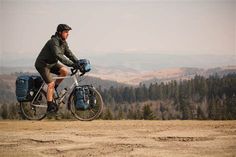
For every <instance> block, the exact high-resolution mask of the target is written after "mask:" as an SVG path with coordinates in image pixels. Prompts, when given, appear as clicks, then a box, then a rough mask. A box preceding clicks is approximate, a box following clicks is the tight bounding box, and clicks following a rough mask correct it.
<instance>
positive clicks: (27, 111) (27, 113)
mask: <svg viewBox="0 0 236 157" xmlns="http://www.w3.org/2000/svg"><path fill="white" fill-rule="evenodd" d="M40 95H41V96H42V98H40ZM40 99H41V100H40ZM36 101H38V103H39V105H38V106H40V107H39V108H44V109H42V110H40V111H41V112H42V114H40V115H39V116H35V115H34V116H33V115H32V114H33V113H32V112H33V111H34V114H35V113H36V107H35V106H34V105H32V101H30V102H20V111H21V115H22V117H23V118H26V119H28V120H42V119H44V118H45V117H46V116H47V97H46V92H45V91H43V90H41V91H40V92H39V94H38V96H37V97H36V99H35V102H36ZM42 103H45V105H44V104H42ZM31 111H32V112H31Z"/></svg>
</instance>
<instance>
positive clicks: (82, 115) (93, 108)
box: [69, 86, 103, 121]
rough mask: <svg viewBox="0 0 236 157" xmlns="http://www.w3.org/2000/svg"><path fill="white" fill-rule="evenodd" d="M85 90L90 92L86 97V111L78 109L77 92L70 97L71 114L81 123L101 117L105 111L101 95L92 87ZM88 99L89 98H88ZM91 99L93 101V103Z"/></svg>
mask: <svg viewBox="0 0 236 157" xmlns="http://www.w3.org/2000/svg"><path fill="white" fill-rule="evenodd" d="M83 88H88V89H89V92H88V93H87V95H85V98H84V103H85V104H88V108H86V109H78V107H76V101H75V99H76V94H75V92H76V90H75V89H74V90H73V92H72V93H71V95H70V97H69V107H70V110H71V113H72V114H73V115H74V116H75V118H77V119H78V120H81V121H91V120H94V119H96V118H98V117H99V116H100V114H101V113H102V110H103V100H102V96H101V95H100V93H99V92H98V91H97V90H96V89H95V88H94V87H92V86H84V87H83ZM86 97H87V98H86ZM91 97H93V100H92V101H91Z"/></svg>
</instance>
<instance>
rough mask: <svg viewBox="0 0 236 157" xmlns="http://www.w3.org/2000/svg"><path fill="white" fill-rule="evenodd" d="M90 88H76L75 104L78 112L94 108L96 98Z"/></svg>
mask: <svg viewBox="0 0 236 157" xmlns="http://www.w3.org/2000/svg"><path fill="white" fill-rule="evenodd" d="M89 88H90V87H88V86H78V87H76V88H75V94H74V103H75V107H76V109H77V110H86V109H88V108H89V107H93V105H94V101H95V97H94V94H91V93H92V92H91V91H90V89H89Z"/></svg>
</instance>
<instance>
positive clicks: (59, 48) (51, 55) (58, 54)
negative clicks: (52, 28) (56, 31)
mask: <svg viewBox="0 0 236 157" xmlns="http://www.w3.org/2000/svg"><path fill="white" fill-rule="evenodd" d="M65 56H66V57H65ZM58 60H59V61H60V62H61V63H63V64H65V65H67V66H69V67H72V66H73V64H74V63H75V62H76V61H77V60H78V59H77V58H76V57H75V55H74V54H73V53H72V52H71V50H70V49H69V47H68V44H67V42H66V41H64V40H62V39H61V38H60V37H59V36H58V35H53V36H52V37H51V39H50V40H48V42H47V43H46V44H45V46H44V47H43V49H42V50H41V52H40V53H39V55H38V57H37V59H36V62H35V67H38V68H40V67H46V66H47V67H49V68H50V67H52V66H53V65H55V64H57V62H58Z"/></svg>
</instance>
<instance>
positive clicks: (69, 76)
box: [31, 74, 80, 107]
mask: <svg viewBox="0 0 236 157" xmlns="http://www.w3.org/2000/svg"><path fill="white" fill-rule="evenodd" d="M77 75H78V74H74V75H71V74H70V75H68V76H64V77H58V76H56V77H53V80H58V79H71V78H73V80H74V83H72V85H71V86H70V87H69V89H68V90H67V92H66V93H65V94H64V95H63V96H62V97H58V99H57V100H59V101H58V102H56V103H57V104H58V105H60V103H61V102H62V101H63V100H64V98H65V97H66V95H68V94H69V93H71V92H72V90H73V89H74V87H76V86H78V85H79V82H78V79H77V77H76V76H77ZM78 76H80V75H78ZM45 85H46V83H45V82H43V84H42V85H41V87H40V88H39V90H38V92H37V93H36V95H35V96H34V98H33V100H32V101H31V104H32V106H37V107H47V105H37V104H34V101H35V99H36V97H37V96H38V94H39V93H40V91H41V90H42V89H43V87H44V86H45ZM45 92H46V91H45Z"/></svg>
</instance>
